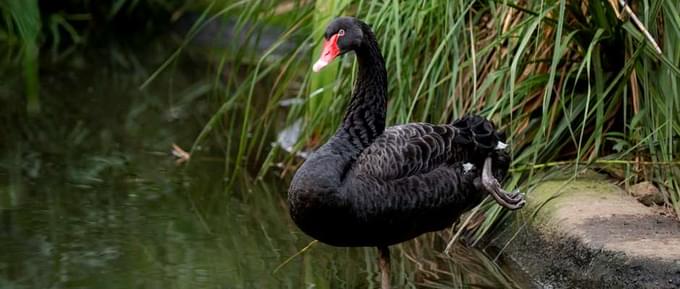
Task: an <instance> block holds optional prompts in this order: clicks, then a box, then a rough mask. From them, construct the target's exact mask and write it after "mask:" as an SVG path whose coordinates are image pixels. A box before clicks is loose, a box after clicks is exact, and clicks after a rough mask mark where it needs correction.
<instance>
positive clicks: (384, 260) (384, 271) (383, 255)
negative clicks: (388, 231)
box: [378, 246, 390, 289]
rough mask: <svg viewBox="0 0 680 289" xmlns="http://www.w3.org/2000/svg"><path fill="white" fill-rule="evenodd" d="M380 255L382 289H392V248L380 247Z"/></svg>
mask: <svg viewBox="0 0 680 289" xmlns="http://www.w3.org/2000/svg"><path fill="white" fill-rule="evenodd" d="M378 252H379V254H380V257H379V259H378V262H379V264H380V283H381V284H382V285H381V288H382V289H390V248H389V247H387V246H380V247H378Z"/></svg>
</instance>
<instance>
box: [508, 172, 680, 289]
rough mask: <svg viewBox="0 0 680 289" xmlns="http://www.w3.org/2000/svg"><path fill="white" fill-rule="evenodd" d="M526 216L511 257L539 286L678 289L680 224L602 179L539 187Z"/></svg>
mask: <svg viewBox="0 0 680 289" xmlns="http://www.w3.org/2000/svg"><path fill="white" fill-rule="evenodd" d="M522 212H523V213H522V214H520V215H521V216H524V218H520V219H523V220H525V221H526V222H527V226H523V228H524V229H523V230H521V231H520V232H518V233H516V234H515V232H508V234H507V236H505V238H504V239H505V241H507V240H510V239H512V242H510V244H509V246H508V248H507V249H506V253H507V254H508V255H510V256H511V258H513V259H514V260H515V261H516V262H517V263H518V264H520V266H521V267H522V269H523V270H524V271H525V272H527V274H529V275H530V276H532V278H533V279H534V281H535V282H536V283H537V284H538V286H539V287H541V288H680V222H678V221H677V220H676V219H673V218H670V217H667V216H662V215H660V214H658V212H657V211H655V210H654V209H652V208H648V207H645V206H644V205H642V204H640V203H639V202H638V201H637V200H636V199H635V198H633V197H631V196H629V195H628V194H627V193H626V192H624V191H623V190H621V189H620V188H619V187H617V186H615V185H613V184H611V183H610V182H609V181H607V180H606V179H604V178H602V177H591V178H588V179H580V180H578V181H571V182H566V181H551V182H546V183H544V184H541V185H540V186H538V187H537V188H536V189H535V190H534V191H532V192H531V193H530V194H529V195H528V204H527V207H526V208H524V209H523V210H522ZM534 213H535V214H536V215H535V217H532V215H533V214H534ZM513 235H514V237H513ZM505 241H501V243H499V245H501V246H502V245H505Z"/></svg>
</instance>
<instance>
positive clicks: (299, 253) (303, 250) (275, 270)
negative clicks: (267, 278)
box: [272, 240, 319, 274]
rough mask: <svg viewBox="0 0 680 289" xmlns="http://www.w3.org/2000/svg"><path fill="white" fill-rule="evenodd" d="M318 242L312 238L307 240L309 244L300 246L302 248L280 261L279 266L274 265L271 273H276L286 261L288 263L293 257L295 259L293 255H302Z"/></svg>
mask: <svg viewBox="0 0 680 289" xmlns="http://www.w3.org/2000/svg"><path fill="white" fill-rule="evenodd" d="M318 242H319V240H314V241H311V242H309V244H307V246H305V247H304V248H302V250H300V251H298V252H297V253H295V254H294V255H293V256H290V257H288V259H286V260H285V261H283V263H281V264H280V265H279V266H276V269H274V271H272V274H276V272H278V271H279V270H281V268H283V266H286V265H287V264H288V263H290V261H293V259H295V257H297V256H300V255H302V254H303V253H304V252H307V250H309V249H310V248H311V247H312V246H314V244H316V243H318Z"/></svg>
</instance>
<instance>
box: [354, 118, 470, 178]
mask: <svg viewBox="0 0 680 289" xmlns="http://www.w3.org/2000/svg"><path fill="white" fill-rule="evenodd" d="M456 134H457V131H456V129H455V128H454V127H453V126H450V125H433V124H427V123H410V124H404V125H398V126H392V127H389V128H387V129H386V130H385V132H384V133H383V134H382V135H381V136H379V137H378V138H377V139H376V140H375V141H374V142H373V144H371V145H370V146H369V147H368V148H366V149H365V150H364V151H363V152H362V153H361V155H359V158H358V159H357V161H356V163H355V165H354V167H353V168H352V172H353V173H355V174H357V175H362V174H367V175H371V176H374V177H376V178H378V179H381V180H391V179H398V178H403V177H407V176H412V175H417V174H420V173H426V172H429V171H431V170H433V169H435V168H437V167H439V166H442V165H443V164H445V163H447V162H448V161H451V160H452V159H453V158H454V154H455V152H456V146H454V139H455V137H456Z"/></svg>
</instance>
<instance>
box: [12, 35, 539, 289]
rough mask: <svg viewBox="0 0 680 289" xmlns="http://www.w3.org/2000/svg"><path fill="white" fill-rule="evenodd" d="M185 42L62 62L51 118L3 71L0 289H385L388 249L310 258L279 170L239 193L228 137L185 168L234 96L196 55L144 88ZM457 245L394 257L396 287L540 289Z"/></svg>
mask: <svg viewBox="0 0 680 289" xmlns="http://www.w3.org/2000/svg"><path fill="white" fill-rule="evenodd" d="M173 45H175V44H174V43H171V44H168V43H165V42H160V43H155V44H150V45H145V46H144V48H141V49H140V48H138V49H130V48H124V47H123V46H118V45H115V44H107V45H104V48H102V49H90V50H88V51H87V52H84V53H82V55H71V56H68V57H67V58H66V60H60V61H58V62H55V63H52V62H49V61H46V64H45V66H44V68H43V69H42V71H41V98H42V113H41V114H40V115H38V116H31V117H29V116H26V115H25V113H24V112H23V111H24V107H25V106H24V105H23V104H22V103H23V96H22V95H21V94H20V93H18V92H17V90H18V89H17V85H16V83H17V81H18V77H19V76H18V75H20V71H19V70H10V71H4V72H2V78H3V79H7V80H8V82H7V83H5V84H2V85H0V101H1V102H2V103H3V105H2V108H0V112H1V113H2V119H0V120H1V121H2V124H1V126H0V129H1V131H0V132H1V134H0V140H1V141H0V149H1V150H2V152H1V155H0V288H378V285H379V284H378V283H377V280H378V278H377V277H378V275H377V272H376V270H377V268H376V262H375V259H376V254H375V253H376V252H375V249H373V248H353V249H349V248H335V247H330V246H326V245H323V244H318V243H316V244H314V243H312V245H311V246H310V247H309V249H308V250H306V251H304V252H302V253H301V254H299V255H297V256H295V255H296V253H298V252H300V250H301V249H302V248H304V247H305V246H307V245H308V244H310V242H312V239H310V238H309V237H307V236H305V235H304V234H303V233H302V232H300V231H299V230H298V229H297V228H296V227H295V225H294V224H293V223H292V222H291V220H290V218H289V217H288V214H287V207H286V202H285V192H286V188H287V183H286V180H281V179H280V178H279V177H278V176H277V174H276V173H273V174H272V176H269V177H267V178H265V180H261V181H260V180H257V181H256V180H254V179H253V178H250V177H249V176H248V175H247V174H246V173H243V175H242V176H241V177H240V178H239V180H238V181H236V182H235V183H236V185H235V186H233V187H227V180H225V177H224V176H225V173H224V172H225V164H224V159H225V158H224V151H223V150H220V141H219V140H216V141H213V143H212V144H210V145H207V147H206V148H205V149H204V150H203V151H202V152H201V154H200V155H198V156H196V157H195V158H193V159H192V160H191V163H190V164H188V165H187V164H180V165H178V164H177V163H176V162H175V159H174V158H173V157H172V155H171V154H170V153H169V152H170V147H171V145H172V144H173V143H177V144H179V145H180V146H182V147H184V148H188V147H190V146H191V144H192V142H193V140H194V139H195V137H196V136H197V135H198V133H199V132H200V130H201V129H202V126H203V125H204V124H205V122H206V120H207V119H208V117H209V116H210V114H211V113H213V112H214V111H215V109H216V107H217V103H218V101H216V99H215V97H214V94H212V92H213V90H212V87H213V85H212V84H211V82H212V81H214V77H210V72H209V69H206V68H205V65H206V63H205V62H203V61H195V60H192V59H183V60H182V61H180V62H179V64H177V65H175V66H173V67H172V68H171V69H169V71H168V72H166V73H163V74H161V76H160V77H159V78H158V79H157V80H156V81H154V82H153V83H152V85H151V86H150V87H148V88H146V89H145V90H140V89H139V85H140V84H141V83H142V82H143V81H144V80H146V77H148V75H149V74H150V73H151V72H152V71H153V70H154V69H156V68H157V67H158V66H159V65H160V63H162V61H163V60H165V57H166V56H167V55H169V54H170V51H168V47H174V46H173ZM11 83H14V85H12V84H11ZM222 135H224V134H222ZM445 242H446V240H442V238H440V237H438V236H436V235H434V234H432V235H429V236H424V237H422V238H419V239H418V240H417V241H411V242H407V243H405V244H404V245H401V246H395V247H393V250H392V252H393V256H394V257H393V258H394V261H393V267H392V268H393V274H394V275H393V283H394V285H395V288H469V287H473V288H512V287H515V288H526V287H529V284H528V283H527V282H525V281H524V278H523V277H521V276H520V275H521V274H519V273H517V271H516V270H513V268H512V265H509V264H507V263H505V262H504V261H503V259H502V258H501V259H500V260H497V261H494V260H493V258H494V255H493V254H489V253H486V252H484V251H481V250H477V249H470V248H464V247H462V246H457V247H456V249H455V250H454V252H453V255H452V256H451V257H444V256H442V255H441V254H439V252H441V250H442V248H443V247H444V245H445ZM291 257H292V258H291ZM289 259H290V260H289ZM286 260H289V261H288V262H286ZM277 267H280V268H279V269H278V270H276V269H277Z"/></svg>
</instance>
